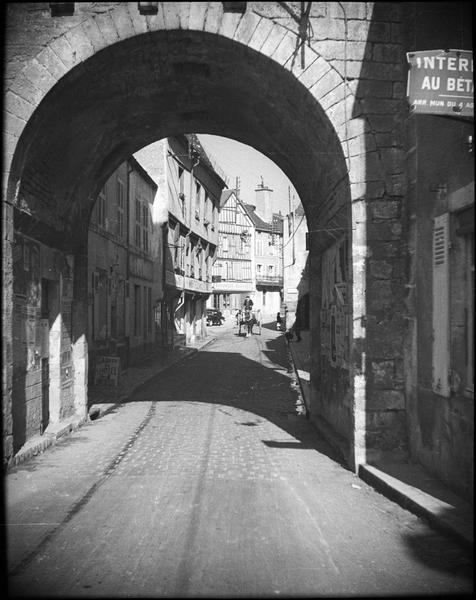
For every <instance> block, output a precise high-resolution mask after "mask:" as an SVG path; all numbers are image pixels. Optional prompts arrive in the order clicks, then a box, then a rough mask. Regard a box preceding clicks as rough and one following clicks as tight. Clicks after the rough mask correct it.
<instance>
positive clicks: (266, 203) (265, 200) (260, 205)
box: [255, 177, 273, 223]
mask: <svg viewBox="0 0 476 600" xmlns="http://www.w3.org/2000/svg"><path fill="white" fill-rule="evenodd" d="M272 193H273V190H272V189H271V188H269V187H268V186H266V185H265V183H264V181H263V177H261V183H260V184H258V187H257V188H256V189H255V198H256V212H257V213H258V216H260V217H261V218H262V219H263V221H264V222H265V223H271V221H272V220H273V202H272V199H271V194H272Z"/></svg>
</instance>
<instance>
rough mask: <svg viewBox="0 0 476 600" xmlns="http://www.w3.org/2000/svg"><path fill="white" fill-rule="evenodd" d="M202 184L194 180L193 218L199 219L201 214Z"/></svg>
mask: <svg viewBox="0 0 476 600" xmlns="http://www.w3.org/2000/svg"><path fill="white" fill-rule="evenodd" d="M201 203H202V186H201V185H200V184H199V183H198V182H195V218H196V219H197V220H200V217H201V214H202V204H201Z"/></svg>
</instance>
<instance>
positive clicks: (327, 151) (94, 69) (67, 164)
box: [9, 31, 353, 444]
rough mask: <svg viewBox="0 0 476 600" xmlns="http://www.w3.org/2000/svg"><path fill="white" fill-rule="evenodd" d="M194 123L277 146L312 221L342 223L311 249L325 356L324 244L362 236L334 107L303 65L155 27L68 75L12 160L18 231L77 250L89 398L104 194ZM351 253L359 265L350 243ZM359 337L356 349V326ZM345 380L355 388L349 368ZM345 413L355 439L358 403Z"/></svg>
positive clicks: (77, 323) (314, 306)
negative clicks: (296, 70) (95, 211)
mask: <svg viewBox="0 0 476 600" xmlns="http://www.w3.org/2000/svg"><path fill="white" fill-rule="evenodd" d="M192 132H193V133H198V134H200V133H207V134H214V135H221V136H224V137H229V138H233V139H235V140H237V141H240V142H243V143H245V144H248V145H250V146H252V147H254V148H255V149H256V150H258V151H260V152H262V153H263V154H264V155H266V156H268V157H269V158H270V159H271V160H273V161H274V162H275V163H276V164H277V165H278V166H279V167H280V168H281V169H282V170H283V172H284V173H286V175H287V176H288V177H289V179H290V180H291V181H292V183H293V184H294V187H295V188H296V190H297V192H298V194H299V196H300V199H301V201H302V204H303V207H304V210H305V214H306V218H307V224H308V229H309V230H310V231H313V230H319V231H321V232H324V230H325V229H326V228H329V229H331V230H334V231H338V234H333V233H330V234H327V236H328V237H326V234H324V233H319V234H317V235H316V237H315V238H313V241H312V243H311V247H310V255H311V261H310V262H311V263H312V261H313V254H314V256H315V260H314V263H315V264H314V265H312V269H311V271H310V276H311V279H312V282H311V289H310V295H311V296H312V298H313V299H312V301H311V310H312V311H314V315H315V318H314V319H313V322H312V324H311V329H312V335H313V342H312V344H313V348H312V351H313V352H315V353H316V355H317V356H318V357H319V356H320V350H319V346H320V343H321V340H320V337H319V336H320V333H319V329H320V322H319V318H320V317H319V313H320V303H321V297H320V295H321V291H320V286H321V283H320V281H321V271H320V266H319V265H320V256H321V252H322V250H323V249H324V248H326V247H327V246H329V245H330V244H332V243H333V242H335V241H336V239H337V238H338V237H342V231H344V230H347V232H348V239H349V240H350V238H351V236H350V187H349V180H348V174H347V167H346V162H345V160H344V156H343V152H342V147H341V144H340V142H339V139H338V137H337V135H336V132H335V131H334V129H333V127H332V124H331V122H330V120H329V118H328V116H327V115H326V113H325V111H324V110H323V109H322V108H321V107H320V105H319V104H318V102H317V101H316V100H315V98H314V97H313V95H312V94H311V93H310V92H309V91H308V90H307V88H306V87H304V86H303V85H302V84H301V83H300V82H299V81H298V80H297V79H296V77H295V76H294V75H292V74H291V73H289V72H288V71H286V70H285V69H284V68H283V67H281V66H279V65H278V64H277V63H275V62H273V61H272V60H270V59H268V58H266V57H264V56H263V55H261V54H259V53H257V52H255V51H253V50H250V49H249V48H247V47H246V46H243V45H241V44H238V43H236V42H232V41H230V40H228V39H227V38H222V37H219V36H216V35H211V34H206V33H203V32H185V31H170V32H155V33H149V34H144V35H142V36H137V37H134V38H130V39H128V40H126V41H122V42H119V43H116V44H114V45H113V46H110V47H108V48H106V49H104V50H102V51H100V52H98V53H96V54H95V55H94V56H93V57H91V58H90V59H88V60H86V61H85V62H84V63H83V64H82V65H80V66H77V67H75V68H74V69H72V70H71V71H70V72H69V73H68V74H67V75H66V76H64V77H63V78H62V79H61V80H60V81H59V82H58V83H57V85H56V86H55V87H54V88H53V89H52V90H51V91H50V92H49V93H48V94H47V95H46V97H45V98H44V100H43V101H42V102H41V104H40V105H39V107H38V108H37V110H36V111H35V113H34V115H33V116H32V118H31V119H30V121H29V122H28V124H27V126H26V128H25V130H24V132H23V134H22V136H21V138H20V141H19V143H18V146H17V150H16V153H15V156H14V158H13V162H12V170H11V177H10V185H9V190H10V193H11V195H12V197H13V196H14V199H13V202H14V203H15V205H16V207H17V210H16V211H15V229H16V230H17V231H20V232H24V233H27V234H28V235H30V236H31V237H33V238H35V239H37V240H41V241H42V242H43V243H44V244H45V245H47V246H50V247H52V248H56V249H59V250H61V251H62V252H63V253H65V254H72V255H74V256H75V263H74V269H75V274H74V288H75V293H74V300H73V305H72V309H71V310H72V313H71V314H72V317H71V328H72V346H71V347H72V348H73V355H74V356H73V360H74V361H76V362H75V372H78V373H80V378H82V380H79V379H78V381H77V382H76V383H75V386H76V391H75V394H76V396H75V397H76V398H79V399H80V400H79V401H78V402H79V403H81V401H82V402H84V403H86V404H87V398H86V399H85V394H86V392H85V391H84V390H86V389H87V386H86V385H83V384H84V380H85V379H87V344H86V343H85V339H84V337H85V335H84V334H85V331H87V299H86V296H87V252H86V248H87V233H88V225H89V219H90V214H91V210H92V208H93V205H94V202H95V199H96V197H97V193H98V192H99V190H100V188H101V187H102V185H103V184H104V182H105V181H106V179H107V178H108V177H109V175H110V174H111V173H112V172H113V171H114V169H116V168H117V167H118V166H119V165H120V164H121V163H122V162H123V161H124V160H126V159H127V158H128V157H129V156H130V155H131V154H133V153H134V152H136V151H137V150H139V149H140V148H143V147H145V146H147V145H149V144H151V143H152V142H154V141H156V140H159V139H162V138H165V137H169V136H173V135H177V134H181V133H192ZM218 158H219V157H218ZM333 228H335V229H333ZM347 248H350V245H349V246H348V247H347ZM347 258H348V260H349V264H350V267H349V272H351V271H352V264H351V251H349V250H348V249H347ZM348 298H349V310H350V311H351V310H352V308H351V306H352V295H351V294H350V293H349V295H348ZM347 329H348V330H349V332H350V327H348V328H347ZM348 344H349V354H350V344H351V336H350V333H349V339H348ZM349 364H350V363H349ZM349 368H350V367H349ZM333 377H334V375H333ZM335 377H341V375H340V374H337V375H335ZM345 380H346V382H345V385H346V386H347V387H349V386H350V388H352V385H353V384H352V378H351V377H350V376H349V375H348V374H347V375H346V378H345ZM316 381H317V380H316ZM334 383H335V382H334V381H333V380H332V381H331V380H330V379H329V381H328V386H330V388H331V387H332V386H334ZM81 398H82V400H81ZM342 411H343V412H344V413H345V416H344V422H345V426H344V428H345V429H346V434H348V438H349V443H350V444H351V443H352V440H351V438H352V431H351V429H352V427H353V423H352V415H351V410H350V409H349V408H348V406H347V405H346V407H344V408H343V409H342Z"/></svg>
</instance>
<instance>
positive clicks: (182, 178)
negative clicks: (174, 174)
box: [178, 165, 185, 194]
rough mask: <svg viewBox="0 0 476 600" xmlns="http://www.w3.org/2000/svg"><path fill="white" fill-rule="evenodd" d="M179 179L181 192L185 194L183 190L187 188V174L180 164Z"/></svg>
mask: <svg viewBox="0 0 476 600" xmlns="http://www.w3.org/2000/svg"><path fill="white" fill-rule="evenodd" d="M178 181H179V193H180V194H183V191H184V189H185V175H184V170H183V167H181V166H180V165H179V167H178Z"/></svg>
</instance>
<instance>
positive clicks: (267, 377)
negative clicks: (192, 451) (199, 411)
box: [125, 336, 348, 470]
mask: <svg viewBox="0 0 476 600" xmlns="http://www.w3.org/2000/svg"><path fill="white" fill-rule="evenodd" d="M255 337H256V340H259V341H262V343H263V345H264V346H265V349H262V354H263V355H264V356H265V357H266V358H267V359H268V360H267V361H266V363H267V365H264V364H261V363H260V362H259V361H256V360H251V359H249V358H247V357H246V356H244V355H243V354H241V353H240V352H241V350H242V349H243V350H246V347H243V346H242V344H247V343H248V342H250V343H252V339H253V338H251V339H250V338H248V339H244V338H240V339H239V341H238V340H237V351H236V353H235V352H220V351H218V349H217V348H219V346H218V347H217V346H216V345H213V346H211V347H210V348H207V350H205V351H202V352H199V353H197V354H195V355H194V356H193V357H191V358H189V359H187V360H186V361H184V362H182V363H179V364H177V365H175V366H174V367H173V368H171V369H168V370H167V371H164V372H162V373H159V374H158V375H156V376H155V377H153V378H152V379H150V380H149V381H148V382H146V383H145V384H143V385H142V386H141V387H140V388H139V389H138V390H136V392H135V393H134V394H133V395H132V396H131V397H129V399H128V400H126V401H125V402H149V401H158V402H160V401H167V402H180V401H186V402H201V403H203V402H205V403H208V404H216V405H220V406H221V407H226V406H230V407H231V406H232V407H234V408H239V409H241V410H243V411H247V413H253V414H254V415H256V416H257V417H259V418H261V419H266V420H267V421H270V422H272V423H274V424H275V425H277V426H278V427H280V428H281V429H282V430H284V431H285V432H286V433H288V434H290V435H292V436H293V437H294V438H295V439H296V443H295V445H293V446H292V447H295V448H296V450H299V449H310V448H314V449H315V450H316V452H320V453H322V454H324V455H326V456H328V457H329V458H330V459H332V460H334V461H335V462H337V463H338V464H340V465H341V466H342V467H343V468H345V469H347V470H348V467H347V466H346V465H345V463H344V462H343V461H342V459H341V456H340V455H339V454H338V453H337V452H335V451H334V450H333V449H332V448H331V447H330V446H329V444H327V443H326V442H325V441H324V439H323V438H322V437H321V436H320V434H319V433H318V432H317V430H316V428H315V427H314V425H313V424H312V423H311V422H310V421H309V420H307V419H306V418H305V417H304V416H301V415H299V414H298V412H297V408H296V407H297V404H298V402H299V396H298V391H297V389H296V386H293V385H292V384H293V382H292V379H291V378H290V377H289V373H291V372H292V366H291V364H290V361H289V358H288V356H287V349H286V343H285V340H284V338H283V336H278V337H276V338H272V339H263V338H260V337H259V336H255ZM283 371H285V372H283ZM249 417H250V415H249V414H247V415H246V418H245V419H244V420H243V423H242V425H246V426H253V425H254V424H255V423H254V422H253V420H252V419H250V418H249ZM263 443H266V444H272V443H274V442H273V440H267V441H266V442H263ZM276 443H279V440H276ZM297 460H299V459H298V457H297Z"/></svg>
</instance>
